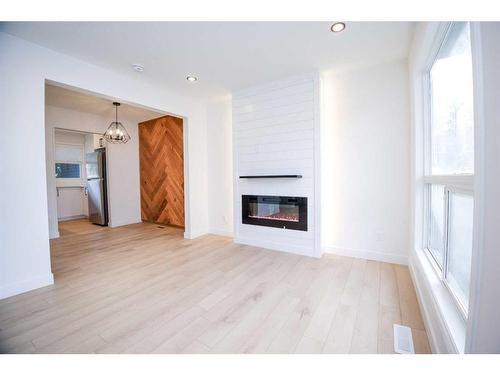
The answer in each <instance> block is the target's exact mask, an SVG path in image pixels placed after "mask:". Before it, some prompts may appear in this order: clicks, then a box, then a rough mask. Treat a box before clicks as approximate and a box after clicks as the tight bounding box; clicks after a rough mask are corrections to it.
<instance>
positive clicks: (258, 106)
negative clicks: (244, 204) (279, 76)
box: [233, 74, 321, 257]
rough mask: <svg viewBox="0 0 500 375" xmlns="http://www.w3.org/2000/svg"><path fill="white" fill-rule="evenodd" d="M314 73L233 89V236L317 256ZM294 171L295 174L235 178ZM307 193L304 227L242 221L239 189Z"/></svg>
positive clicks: (317, 94)
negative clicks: (254, 223)
mask: <svg viewBox="0 0 500 375" xmlns="http://www.w3.org/2000/svg"><path fill="white" fill-rule="evenodd" d="M319 88H320V82H319V75H317V74H305V75H301V76H296V77H290V78H289V79H284V80H280V81H276V82H271V83H268V84H265V85H260V86H257V87H252V88H249V89H246V90H241V91H239V92H236V93H234V94H233V142H234V143H233V146H234V153H233V154H234V163H235V165H234V175H233V178H234V184H235V185H234V186H235V192H234V226H235V231H234V232H235V238H234V239H235V242H237V243H245V244H250V245H254V246H261V247H266V248H270V249H276V250H283V251H288V252H293V253H298V254H302V255H308V256H316V257H318V256H320V254H321V248H320V243H319V223H318V217H317V212H318V211H317V204H318V202H317V200H316V196H317V188H318V183H317V181H316V178H317V177H318V176H317V172H319V171H318V166H319V160H318V156H319V144H318V139H317V135H318V133H319V126H320V119H319V109H320V89H319ZM278 174H298V175H302V176H303V177H302V178H301V179H240V178H239V176H240V175H278ZM245 194H248V195H281V196H298V197H307V204H308V210H307V217H308V219H307V221H308V230H307V231H298V230H290V229H282V228H271V227H264V226H255V225H249V224H243V223H242V220H241V196H242V195H245Z"/></svg>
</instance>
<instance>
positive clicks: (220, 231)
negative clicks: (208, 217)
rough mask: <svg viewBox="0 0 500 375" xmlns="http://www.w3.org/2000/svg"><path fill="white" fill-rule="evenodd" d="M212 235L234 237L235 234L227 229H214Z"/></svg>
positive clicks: (211, 230) (211, 231)
mask: <svg viewBox="0 0 500 375" xmlns="http://www.w3.org/2000/svg"><path fill="white" fill-rule="evenodd" d="M210 233H211V234H216V235H218V236H224V237H233V232H232V231H228V230H225V229H217V228H212V229H210Z"/></svg>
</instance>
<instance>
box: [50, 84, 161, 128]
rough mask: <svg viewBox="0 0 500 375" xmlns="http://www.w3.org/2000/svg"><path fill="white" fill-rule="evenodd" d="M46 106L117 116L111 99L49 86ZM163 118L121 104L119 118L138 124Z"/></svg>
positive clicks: (143, 109) (104, 115) (149, 111)
mask: <svg viewBox="0 0 500 375" xmlns="http://www.w3.org/2000/svg"><path fill="white" fill-rule="evenodd" d="M45 104H46V105H51V106H55V107H61V108H66V109H71V110H74V111H79V112H86V113H92V114H94V115H99V116H102V117H113V116H114V115H115V107H114V106H113V100H111V99H106V98H102V97H98V96H94V95H91V94H86V93H82V92H78V91H74V90H70V89H67V88H63V87H59V86H53V85H49V84H46V85H45ZM161 116H164V114H162V113H159V112H155V111H151V110H148V109H145V108H140V107H136V106H132V105H129V104H125V103H121V105H120V108H119V109H118V117H119V118H120V117H121V118H128V119H133V120H134V121H137V122H142V121H146V120H152V119H154V118H158V117H161Z"/></svg>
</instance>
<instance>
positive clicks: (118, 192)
mask: <svg viewBox="0 0 500 375" xmlns="http://www.w3.org/2000/svg"><path fill="white" fill-rule="evenodd" d="M159 116H160V114H159ZM111 121H114V117H113V115H110V117H104V116H99V115H96V114H91V113H84V112H78V111H74V110H70V109H66V108H60V107H54V106H46V109H45V126H46V134H45V136H46V142H47V149H46V163H47V172H48V173H47V189H48V208H49V230H50V237H51V238H54V237H57V217H56V216H55V215H54V213H55V212H56V210H57V204H56V195H57V194H56V190H55V186H56V182H57V180H56V179H55V178H54V177H53V173H51V172H52V171H53V169H54V168H53V165H54V164H53V163H54V153H53V152H54V147H53V135H54V131H55V128H64V129H70V130H79V131H84V132H90V133H98V134H103V133H104V132H105V131H106V128H107V127H108V125H109V124H110V123H111ZM139 121H142V119H139V118H133V117H130V116H128V117H127V116H124V115H120V122H121V123H122V124H123V125H124V126H125V128H126V129H127V131H128V132H129V134H130V136H131V139H130V141H129V142H127V143H126V144H123V145H121V144H120V145H116V144H107V145H106V151H107V155H106V157H107V162H108V170H107V173H108V190H109V191H108V192H109V208H108V209H109V215H110V216H109V217H110V220H109V225H110V226H111V227H117V226H120V225H126V224H132V223H138V222H140V221H141V201H140V199H141V198H140V183H139V137H138V126H137V124H138V122H139ZM58 134H60V133H59V132H58Z"/></svg>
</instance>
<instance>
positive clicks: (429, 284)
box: [408, 252, 465, 354]
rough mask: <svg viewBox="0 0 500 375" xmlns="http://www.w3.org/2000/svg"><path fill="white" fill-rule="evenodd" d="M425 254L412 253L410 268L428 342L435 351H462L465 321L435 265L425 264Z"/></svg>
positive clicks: (453, 352) (447, 352) (441, 352)
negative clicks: (460, 347)
mask: <svg viewBox="0 0 500 375" xmlns="http://www.w3.org/2000/svg"><path fill="white" fill-rule="evenodd" d="M423 257H424V255H423V254H416V253H415V252H413V253H412V254H411V255H410V261H409V265H408V268H409V270H410V275H411V278H412V280H413V285H414V286H415V291H416V293H417V299H418V302H419V306H420V310H421V311H422V318H423V320H424V324H425V330H426V332H427V336H428V338H429V345H430V347H431V351H432V352H433V353H438V354H450V353H452V354H456V353H461V352H462V351H463V349H459V346H463V345H464V343H465V322H464V321H463V319H462V318H461V316H460V314H459V312H458V310H457V309H456V306H455V305H454V302H453V301H452V299H451V296H450V295H449V292H448V291H447V290H446V287H445V286H444V285H443V284H442V283H441V281H440V280H439V279H438V277H437V275H436V274H435V272H434V270H433V269H432V266H431V265H430V264H426V263H425V262H427V259H424V258H423Z"/></svg>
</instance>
